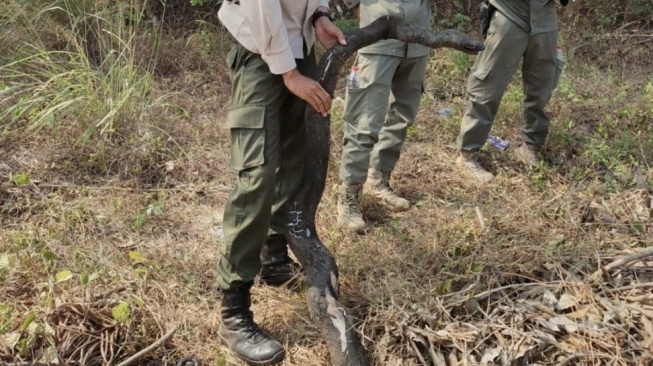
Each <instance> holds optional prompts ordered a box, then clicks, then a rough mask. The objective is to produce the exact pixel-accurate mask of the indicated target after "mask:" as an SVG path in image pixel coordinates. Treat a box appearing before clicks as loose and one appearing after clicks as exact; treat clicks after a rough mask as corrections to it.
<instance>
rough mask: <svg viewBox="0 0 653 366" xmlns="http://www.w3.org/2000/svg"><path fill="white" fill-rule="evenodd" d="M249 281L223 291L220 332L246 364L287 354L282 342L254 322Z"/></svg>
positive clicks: (275, 359)
mask: <svg viewBox="0 0 653 366" xmlns="http://www.w3.org/2000/svg"><path fill="white" fill-rule="evenodd" d="M251 287H252V283H249V284H246V285H242V286H239V287H237V288H234V289H231V290H223V291H222V309H221V311H220V313H221V317H222V326H221V327H220V336H221V337H222V339H223V340H224V341H225V342H226V343H227V345H228V346H229V347H230V348H231V349H232V350H233V351H234V352H236V354H237V355H238V357H240V358H242V359H243V360H245V361H246V362H247V363H248V364H249V365H272V364H276V363H279V362H281V361H282V360H283V358H284V356H285V355H286V351H285V350H284V349H283V346H282V345H281V343H279V342H277V341H275V340H274V339H273V338H272V337H270V336H269V335H267V334H266V333H265V332H264V331H263V330H261V328H259V326H258V325H257V324H256V323H254V319H253V317H252V312H251V311H250V310H249V307H250V305H251V300H250V293H249V290H250V288H251Z"/></svg>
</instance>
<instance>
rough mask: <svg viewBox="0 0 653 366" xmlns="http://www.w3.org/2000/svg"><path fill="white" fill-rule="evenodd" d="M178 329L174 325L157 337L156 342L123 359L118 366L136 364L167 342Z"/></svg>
mask: <svg viewBox="0 0 653 366" xmlns="http://www.w3.org/2000/svg"><path fill="white" fill-rule="evenodd" d="M176 331H177V326H176V325H175V326H174V327H172V329H170V330H169V331H168V333H166V334H164V335H163V336H162V337H161V338H159V339H157V340H156V341H155V342H154V343H152V344H150V345H149V346H147V347H145V348H143V349H142V350H140V351H138V352H136V353H135V354H133V355H132V356H131V357H129V358H128V359H126V360H124V361H122V362H121V363H119V364H118V365H116V366H129V365H133V364H135V363H136V361H138V360H140V359H141V358H142V357H143V356H145V355H146V354H148V353H150V352H152V351H153V350H155V349H156V348H158V347H160V346H161V345H162V344H164V343H165V342H167V341H168V340H169V339H170V338H172V335H173V334H175V332H176Z"/></svg>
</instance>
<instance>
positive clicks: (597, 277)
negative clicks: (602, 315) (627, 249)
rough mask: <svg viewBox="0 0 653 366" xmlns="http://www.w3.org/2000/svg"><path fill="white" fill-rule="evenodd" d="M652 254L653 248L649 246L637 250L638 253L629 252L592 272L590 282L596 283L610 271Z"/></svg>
mask: <svg viewBox="0 0 653 366" xmlns="http://www.w3.org/2000/svg"><path fill="white" fill-rule="evenodd" d="M652 256H653V248H648V249H645V250H642V251H641V252H637V253H633V254H629V255H627V256H625V257H621V258H619V259H617V260H615V261H614V262H612V263H610V264H608V265H607V266H605V267H602V268H599V269H597V270H596V271H595V272H594V273H592V274H591V275H590V276H589V278H588V282H589V283H590V284H595V283H597V282H598V281H599V280H600V279H601V278H602V277H603V276H604V275H606V274H607V273H608V272H609V271H612V270H614V269H617V268H620V267H625V266H628V265H630V264H632V263H635V262H639V261H641V260H643V259H645V258H648V257H652Z"/></svg>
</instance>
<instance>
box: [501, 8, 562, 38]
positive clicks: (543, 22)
mask: <svg viewBox="0 0 653 366" xmlns="http://www.w3.org/2000/svg"><path fill="white" fill-rule="evenodd" d="M490 3H491V4H492V5H494V7H495V8H497V10H498V11H500V12H501V14H503V15H505V16H506V17H507V18H508V19H510V20H512V21H513V22H515V23H516V24H517V25H518V26H519V27H520V28H522V29H523V30H524V31H526V32H529V33H530V34H532V35H536V34H540V33H547V32H553V31H555V30H556V29H558V15H557V13H556V8H555V2H554V1H553V0H490Z"/></svg>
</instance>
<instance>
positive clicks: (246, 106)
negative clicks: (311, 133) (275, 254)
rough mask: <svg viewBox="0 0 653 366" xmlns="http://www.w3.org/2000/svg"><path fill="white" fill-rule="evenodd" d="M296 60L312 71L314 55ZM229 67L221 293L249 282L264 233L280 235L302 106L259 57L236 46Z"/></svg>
mask: <svg viewBox="0 0 653 366" xmlns="http://www.w3.org/2000/svg"><path fill="white" fill-rule="evenodd" d="M296 62H297V69H298V71H299V72H300V73H302V74H303V75H312V74H313V73H314V72H315V70H316V63H315V55H314V54H313V52H311V53H310V55H309V56H306V57H305V58H304V59H303V60H296ZM228 63H229V68H230V77H231V83H232V89H231V110H230V112H229V114H228V116H227V120H226V123H225V127H226V128H229V129H230V134H231V167H232V168H233V169H235V170H236V171H237V179H236V187H235V188H234V190H233V191H232V192H231V195H230V196H229V199H228V200H227V203H226V206H225V209H224V217H223V230H224V245H223V247H222V253H221V257H220V260H219V264H218V285H219V286H220V288H222V289H225V290H226V289H230V288H232V287H235V286H238V285H240V284H242V283H245V282H249V281H252V280H253V279H254V277H256V275H257V274H258V272H259V271H260V268H261V262H260V257H259V256H260V252H261V249H262V247H263V243H264V241H265V240H266V238H267V236H268V235H274V234H284V233H285V230H286V224H287V221H288V220H287V215H286V205H287V203H288V200H289V199H290V196H291V194H292V193H293V192H294V191H295V189H296V188H297V186H298V185H299V182H300V181H301V164H302V154H303V149H304V135H305V133H304V127H303V119H304V110H305V107H306V103H305V102H304V101H303V100H301V99H300V98H298V97H297V96H295V95H293V94H292V93H291V92H290V91H289V90H288V89H287V88H286V87H285V85H284V83H283V77H282V76H281V75H274V74H272V73H271V72H270V69H269V68H268V65H267V64H266V63H265V62H264V61H263V59H262V58H261V56H260V55H258V54H255V53H252V52H250V51H248V50H247V49H245V48H244V47H242V46H241V45H236V46H234V48H233V49H232V50H231V52H230V53H229V56H228Z"/></svg>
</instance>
